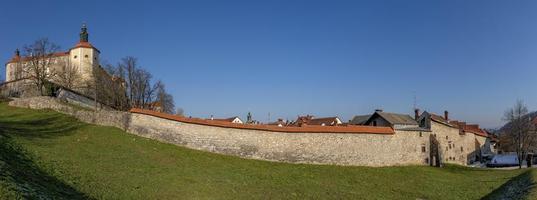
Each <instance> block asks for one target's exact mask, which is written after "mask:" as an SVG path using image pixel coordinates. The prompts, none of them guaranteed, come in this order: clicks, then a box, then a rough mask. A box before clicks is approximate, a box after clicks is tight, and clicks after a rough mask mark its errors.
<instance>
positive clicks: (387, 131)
mask: <svg viewBox="0 0 537 200" xmlns="http://www.w3.org/2000/svg"><path fill="white" fill-rule="evenodd" d="M130 112H131V113H138V114H144V115H149V116H153V117H158V118H162V119H167V120H172V121H178V122H183V123H190V124H198V125H207V126H215V127H222V128H235V129H248V130H260V131H271V132H284V133H354V134H383V135H392V134H395V131H394V130H393V129H392V128H390V127H374V126H313V125H311V126H308V125H306V126H302V127H289V126H284V127H279V126H271V125H251V124H235V123H231V122H225V121H216V120H205V119H199V118H187V117H182V116H176V115H170V114H165V113H159V112H155V111H150V110H143V109H138V108H133V109H131V110H130Z"/></svg>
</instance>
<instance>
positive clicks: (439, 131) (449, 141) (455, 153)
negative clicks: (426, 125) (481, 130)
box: [430, 120, 468, 165]
mask: <svg viewBox="0 0 537 200" xmlns="http://www.w3.org/2000/svg"><path fill="white" fill-rule="evenodd" d="M430 124H431V131H432V133H433V134H435V135H436V139H437V141H438V143H439V152H440V159H441V161H442V162H444V163H453V164H460V165H466V164H467V158H466V156H465V154H466V153H465V151H467V150H466V149H467V146H468V144H467V143H468V141H467V137H465V136H464V135H460V134H459V129H458V128H454V127H450V126H447V125H445V124H442V123H438V122H435V121H432V120H431V121H430ZM461 147H462V148H463V149H462V151H461Z"/></svg>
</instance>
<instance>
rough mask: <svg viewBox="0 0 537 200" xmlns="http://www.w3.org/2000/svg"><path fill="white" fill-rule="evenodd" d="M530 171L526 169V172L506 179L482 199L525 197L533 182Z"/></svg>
mask: <svg viewBox="0 0 537 200" xmlns="http://www.w3.org/2000/svg"><path fill="white" fill-rule="evenodd" d="M532 173H533V171H532V170H527V171H526V172H524V173H522V174H520V175H518V176H516V177H514V178H512V179H511V180H509V181H507V182H506V183H505V184H503V185H502V186H501V187H499V188H498V189H496V190H494V191H492V192H491V193H489V194H488V195H487V196H485V197H483V198H482V199H483V200H497V199H527V198H528V195H529V194H530V189H531V188H532V186H533V185H534V184H535V180H534V178H533V174H532Z"/></svg>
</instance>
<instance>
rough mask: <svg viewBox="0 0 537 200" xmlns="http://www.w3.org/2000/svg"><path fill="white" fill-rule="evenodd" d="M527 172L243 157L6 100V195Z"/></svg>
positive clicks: (223, 192) (323, 189)
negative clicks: (12, 104)
mask: <svg viewBox="0 0 537 200" xmlns="http://www.w3.org/2000/svg"><path fill="white" fill-rule="evenodd" d="M524 172H527V171H524V170H521V171H502V170H479V169H471V168H463V167H454V166H451V167H446V168H442V169H439V168H431V167H425V166H419V167H418V166H407V167H385V168H368V167H341V166H322V165H302V164H284V163H273V162H265V161H256V160H246V159H240V158H236V157H231V156H223V155H217V154H211V153H207V152H201V151H195V150H190V149H186V148H182V147H177V146H174V145H170V144H164V143H160V142H157V141H153V140H149V139H145V138H141V137H137V136H134V135H131V134H128V133H125V132H123V131H121V130H119V129H117V128H111V127H102V126H94V125H89V124H85V123H81V122H79V121H77V120H75V119H73V118H71V117H68V116H66V115H63V114H59V113H56V112H53V111H36V110H29V109H21V108H13V107H9V106H7V105H6V104H5V103H0V199H13V198H20V197H23V198H32V199H33V198H63V199H304V198H306V199H417V198H421V199H479V198H481V197H484V196H486V195H487V194H489V193H491V192H492V191H494V190H497V189H498V188H500V186H501V185H502V184H504V183H506V182H507V181H508V180H510V179H511V178H513V177H516V176H518V175H521V174H522V173H524ZM498 191H499V190H498Z"/></svg>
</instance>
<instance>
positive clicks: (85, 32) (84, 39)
mask: <svg viewBox="0 0 537 200" xmlns="http://www.w3.org/2000/svg"><path fill="white" fill-rule="evenodd" d="M80 42H88V28H87V27H86V23H83V24H82V28H81V29H80Z"/></svg>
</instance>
